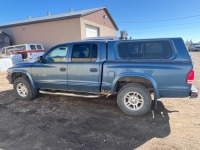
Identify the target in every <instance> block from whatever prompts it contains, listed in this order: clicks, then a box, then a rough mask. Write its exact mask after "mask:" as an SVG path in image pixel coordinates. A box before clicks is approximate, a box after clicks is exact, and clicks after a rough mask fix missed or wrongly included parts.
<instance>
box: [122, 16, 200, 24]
mask: <svg viewBox="0 0 200 150" xmlns="http://www.w3.org/2000/svg"><path fill="white" fill-rule="evenodd" d="M194 17H200V15H193V16H186V17H179V18H171V19H161V20H148V21H118V23H148V22H149V23H150V22H165V21H172V20H181V19H188V18H194Z"/></svg>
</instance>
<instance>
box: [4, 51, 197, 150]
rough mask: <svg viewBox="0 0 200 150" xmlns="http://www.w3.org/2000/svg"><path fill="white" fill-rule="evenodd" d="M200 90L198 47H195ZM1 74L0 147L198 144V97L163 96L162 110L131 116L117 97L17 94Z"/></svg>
mask: <svg viewBox="0 0 200 150" xmlns="http://www.w3.org/2000/svg"><path fill="white" fill-rule="evenodd" d="M190 54H191V56H192V59H193V61H194V68H195V72H196V75H195V76H196V78H195V83H194V85H195V86H196V88H198V89H199V90H200V52H191V53H190ZM5 76H6V74H5V73H1V74H0V149H3V150H12V149H14V150H25V149H26V150H27V149H29V150H30V149H42V150H45V149H49V150H50V149H56V150H59V149H71V150H74V149H85V150H90V149H107V150H111V149H119V150H122V149H123V150H131V149H139V150H147V149H153V150H154V149H159V150H160V149H164V150H168V149H189V150H191V149H200V140H199V139H200V100H199V99H200V98H198V99H189V98H182V99H161V100H160V101H159V103H158V110H157V111H154V110H153V109H152V110H151V111H150V112H149V113H148V114H147V115H145V116H142V117H130V116H126V115H124V114H123V113H122V112H121V111H120V110H119V108H118V106H117V103H116V99H115V98H114V97H113V98H108V99H103V98H101V99H83V98H73V97H64V96H49V95H42V94H40V95H39V96H38V97H37V98H36V99H35V100H33V101H21V100H17V99H16V98H15V97H14V95H13V90H12V85H10V84H8V82H7V80H6V78H5Z"/></svg>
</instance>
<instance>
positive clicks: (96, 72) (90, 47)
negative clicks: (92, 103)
mask: <svg viewBox="0 0 200 150" xmlns="http://www.w3.org/2000/svg"><path fill="white" fill-rule="evenodd" d="M99 49H100V44H97V43H77V44H72V45H71V58H70V62H69V63H68V72H67V74H68V89H69V90H71V91H79V92H80V91H83V92H99V90H100V84H101V64H102V63H101V61H100V51H99Z"/></svg>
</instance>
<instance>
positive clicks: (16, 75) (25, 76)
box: [12, 72, 28, 83]
mask: <svg viewBox="0 0 200 150" xmlns="http://www.w3.org/2000/svg"><path fill="white" fill-rule="evenodd" d="M20 77H24V78H28V76H27V75H26V74H25V73H21V72H15V73H13V74H12V83H13V82H14V81H15V80H16V79H17V78H20Z"/></svg>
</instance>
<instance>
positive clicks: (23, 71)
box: [11, 70, 36, 88]
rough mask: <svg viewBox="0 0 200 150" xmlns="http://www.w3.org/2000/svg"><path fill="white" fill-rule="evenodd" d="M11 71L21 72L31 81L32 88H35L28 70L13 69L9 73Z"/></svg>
mask: <svg viewBox="0 0 200 150" xmlns="http://www.w3.org/2000/svg"><path fill="white" fill-rule="evenodd" d="M13 73H23V74H25V75H27V77H28V78H29V80H30V82H31V86H33V87H34V88H36V86H35V83H34V82H33V79H32V77H31V75H30V73H29V72H28V71H26V70H13V71H12V72H11V75H12V74H13Z"/></svg>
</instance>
